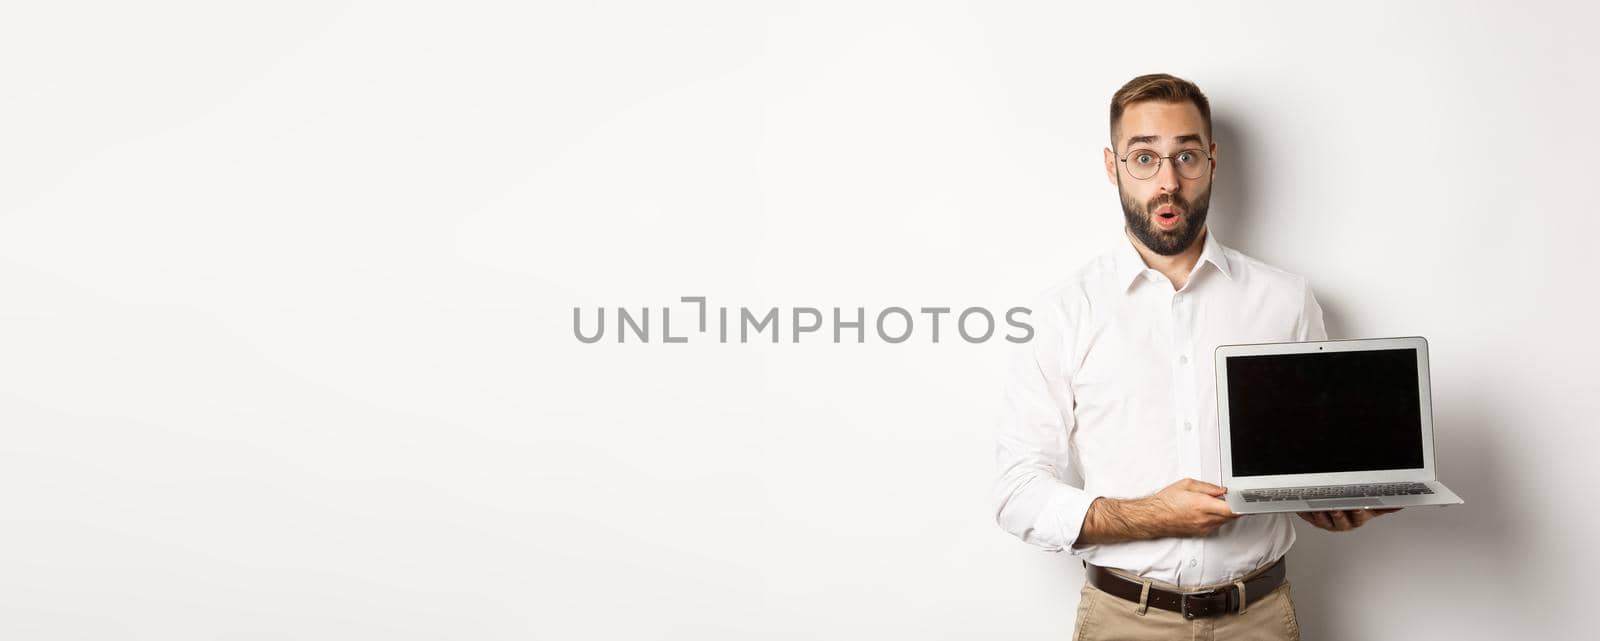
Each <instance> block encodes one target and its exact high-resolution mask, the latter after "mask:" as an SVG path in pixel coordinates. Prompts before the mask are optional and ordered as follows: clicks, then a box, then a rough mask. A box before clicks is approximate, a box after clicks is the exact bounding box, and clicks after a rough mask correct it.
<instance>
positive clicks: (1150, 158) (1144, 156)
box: [1133, 151, 1156, 165]
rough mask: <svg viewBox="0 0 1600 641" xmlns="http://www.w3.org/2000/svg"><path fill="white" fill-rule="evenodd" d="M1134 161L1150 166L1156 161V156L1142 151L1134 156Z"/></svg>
mask: <svg viewBox="0 0 1600 641" xmlns="http://www.w3.org/2000/svg"><path fill="white" fill-rule="evenodd" d="M1133 161H1134V162H1136V163H1139V164H1141V165H1148V164H1150V163H1153V162H1155V161H1156V155H1155V154H1152V153H1150V152H1148V151H1142V152H1139V153H1136V154H1134V155H1133Z"/></svg>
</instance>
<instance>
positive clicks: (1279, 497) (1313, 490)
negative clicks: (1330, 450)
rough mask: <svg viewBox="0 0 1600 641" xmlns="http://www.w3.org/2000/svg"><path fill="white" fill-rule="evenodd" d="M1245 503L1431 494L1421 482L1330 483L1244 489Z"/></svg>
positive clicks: (1242, 494) (1241, 493)
mask: <svg viewBox="0 0 1600 641" xmlns="http://www.w3.org/2000/svg"><path fill="white" fill-rule="evenodd" d="M1239 494H1240V496H1243V497H1244V501H1245V502H1246V503H1259V502H1264V501H1310V500H1314V499H1342V498H1360V497H1366V496H1405V495H1408V494H1433V490H1430V489H1428V486H1427V485H1426V484H1423V483H1363V484H1361V485H1330V486H1327V487H1277V488H1271V489H1265V490H1244V491H1242V492H1240V493H1239Z"/></svg>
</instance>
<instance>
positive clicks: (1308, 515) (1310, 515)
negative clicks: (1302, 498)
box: [1300, 512, 1333, 530]
mask: <svg viewBox="0 0 1600 641" xmlns="http://www.w3.org/2000/svg"><path fill="white" fill-rule="evenodd" d="M1300 518H1303V519H1305V520H1306V522H1307V523H1310V524H1312V525H1315V526H1317V527H1319V528H1321V529H1324V530H1331V529H1333V522H1332V521H1329V520H1328V515H1327V513H1325V512H1301V513H1300Z"/></svg>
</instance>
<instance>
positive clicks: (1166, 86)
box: [1111, 73, 1211, 148]
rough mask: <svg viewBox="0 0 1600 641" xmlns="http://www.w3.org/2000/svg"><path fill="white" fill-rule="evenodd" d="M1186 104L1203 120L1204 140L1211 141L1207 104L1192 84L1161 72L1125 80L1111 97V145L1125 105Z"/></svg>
mask: <svg viewBox="0 0 1600 641" xmlns="http://www.w3.org/2000/svg"><path fill="white" fill-rule="evenodd" d="M1151 100H1154V101H1157V102H1188V103H1193V104H1194V106H1195V108H1196V109H1199V110H1200V117H1201V118H1202V119H1204V120H1205V121H1206V140H1207V141H1210V140H1211V101H1209V100H1206V95H1205V94H1203V93H1200V88H1199V87H1197V86H1195V84H1194V83H1192V82H1189V81H1188V80H1184V79H1183V78H1179V77H1177V76H1174V75H1171V74H1165V73H1152V74H1146V75H1143V76H1139V77H1138V78H1134V79H1133V80H1129V81H1128V84H1125V85H1122V88H1121V89H1118V90H1117V93H1115V94H1112V96H1111V146H1112V147H1113V148H1115V147H1116V145H1117V139H1116V138H1117V121H1118V120H1120V119H1121V118H1122V112H1123V110H1125V109H1127V108H1128V105H1131V104H1134V103H1136V102H1146V101H1151Z"/></svg>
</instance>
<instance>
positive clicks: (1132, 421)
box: [994, 230, 1327, 586]
mask: <svg viewBox="0 0 1600 641" xmlns="http://www.w3.org/2000/svg"><path fill="white" fill-rule="evenodd" d="M1033 316H1034V323H1033V324H1034V327H1035V328H1036V334H1035V336H1034V337H1033V340H1032V341H1030V342H1028V343H1025V344H1023V345H1019V346H1018V350H1017V354H1016V359H1015V361H1014V364H1013V366H1012V369H1011V373H1010V380H1009V381H1008V383H1007V387H1006V402H1005V411H1004V414H1003V416H1002V417H1001V420H1000V424H999V435H998V439H997V446H996V458H997V463H998V464H999V474H1000V476H999V479H998V480H997V482H996V484H995V492H994V507H995V511H996V520H997V521H998V522H999V523H1000V526H1001V527H1002V528H1004V529H1005V530H1006V531H1007V532H1010V533H1011V534H1013V535H1015V536H1017V537H1019V538H1021V539H1022V540H1023V541H1026V542H1028V543H1031V544H1033V545H1036V546H1040V547H1042V548H1045V549H1047V550H1051V551H1061V550H1069V551H1071V552H1072V553H1074V554H1076V555H1078V556H1080V557H1081V558H1083V559H1084V560H1086V561H1088V562H1090V563H1093V564H1095V565H1100V566H1104V567H1112V568H1121V569H1124V570H1128V571H1130V572H1133V573H1136V574H1139V575H1141V576H1143V577H1145V578H1148V579H1154V580H1158V581H1165V582H1168V583H1173V584H1177V585H1185V586H1190V585H1202V584H1213V583H1223V582H1227V581H1231V580H1233V579H1235V578H1237V577H1239V576H1242V575H1244V574H1246V573H1248V572H1250V571H1251V570H1254V569H1256V568H1258V567H1260V566H1262V565H1265V564H1267V563H1270V562H1272V561H1274V560H1276V559H1277V558H1278V557H1280V556H1282V555H1283V554H1284V553H1285V552H1288V551H1289V546H1291V545H1293V544H1294V540H1295V533H1294V527H1293V522H1292V521H1291V519H1292V518H1293V517H1292V516H1290V515H1286V514H1277V515H1261V516H1243V517H1240V518H1238V519H1235V520H1234V521H1232V522H1230V523H1228V524H1226V525H1223V526H1222V527H1221V528H1220V529H1218V530H1217V531H1216V532H1214V533H1212V535H1211V536H1208V537H1203V538H1162V539H1153V540H1146V541H1131V542H1126V543H1107V544H1102V545H1089V546H1085V547H1083V548H1081V549H1073V548H1072V545H1073V543H1074V542H1076V541H1077V539H1078V533H1079V530H1080V529H1081V528H1082V525H1083V518H1084V515H1085V514H1086V513H1087V511H1088V509H1089V504H1090V503H1092V502H1093V501H1094V499H1095V498H1096V497H1101V496H1104V497H1109V498H1138V497H1144V496H1149V495H1151V494H1154V493H1155V492H1157V491H1159V490H1161V488H1164V487H1166V486H1167V485H1169V484H1171V483H1173V482H1174V481H1177V480H1179V479H1183V478H1195V479H1199V480H1202V481H1206V482H1209V483H1215V484H1219V485H1220V484H1221V478H1222V475H1221V471H1220V462H1219V460H1220V450H1219V443H1220V441H1219V436H1218V430H1217V393H1216V377H1215V366H1214V360H1213V353H1214V351H1215V350H1216V348H1217V346H1218V345H1227V344H1233V343H1264V342H1278V341H1303V340H1326V339H1327V330H1326V329H1325V328H1324V326H1323V322H1322V308H1321V307H1320V306H1318V305H1317V300H1316V298H1315V297H1314V296H1312V294H1311V289H1310V288H1309V287H1308V286H1307V284H1306V279H1304V278H1302V277H1300V276H1297V275H1295V274H1291V273H1289V272H1286V271H1283V270H1281V269H1277V268H1275V267H1272V266H1270V265H1267V264H1265V263H1263V262H1261V261H1259V260H1256V259H1254V258H1250V257H1249V256H1245V255H1244V254H1241V253H1239V252H1238V251H1235V250H1233V249H1229V248H1227V247H1224V246H1222V244H1220V243H1218V242H1217V241H1216V239H1215V237H1214V235H1213V234H1211V233H1210V231H1209V230H1208V231H1207V232H1206V238H1205V241H1204V248H1203V249H1202V251H1201V253H1200V258H1199V260H1198V261H1197V262H1196V263H1195V266H1194V269H1193V271H1191V272H1190V274H1189V278H1188V282H1186V283H1185V284H1184V287H1183V289H1181V290H1176V291H1175V290H1174V289H1173V286H1172V283H1171V281H1169V280H1167V278H1166V276H1164V275H1162V274H1161V273H1160V272H1158V271H1156V270H1154V269H1150V268H1149V267H1148V266H1147V265H1146V264H1145V262H1144V259H1143V258H1141V257H1140V256H1139V253H1138V251H1137V250H1136V249H1134V247H1133V243H1132V241H1131V240H1129V239H1127V238H1126V232H1125V233H1124V240H1123V242H1121V243H1119V244H1118V246H1117V248H1116V249H1115V250H1114V251H1112V252H1109V253H1107V254H1105V255H1103V256H1100V257H1099V258H1096V259H1095V260H1093V261H1091V262H1089V264H1087V265H1085V266H1083V267H1082V268H1081V269H1079V270H1078V271H1077V272H1076V273H1075V274H1074V275H1073V276H1072V277H1070V278H1068V279H1067V280H1065V281H1063V282H1061V283H1060V284H1058V285H1056V286H1054V287H1052V288H1050V289H1049V290H1047V291H1046V292H1045V293H1044V295H1043V296H1042V298H1041V300H1040V301H1039V303H1038V304H1037V305H1036V306H1035V307H1034V311H1033Z"/></svg>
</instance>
